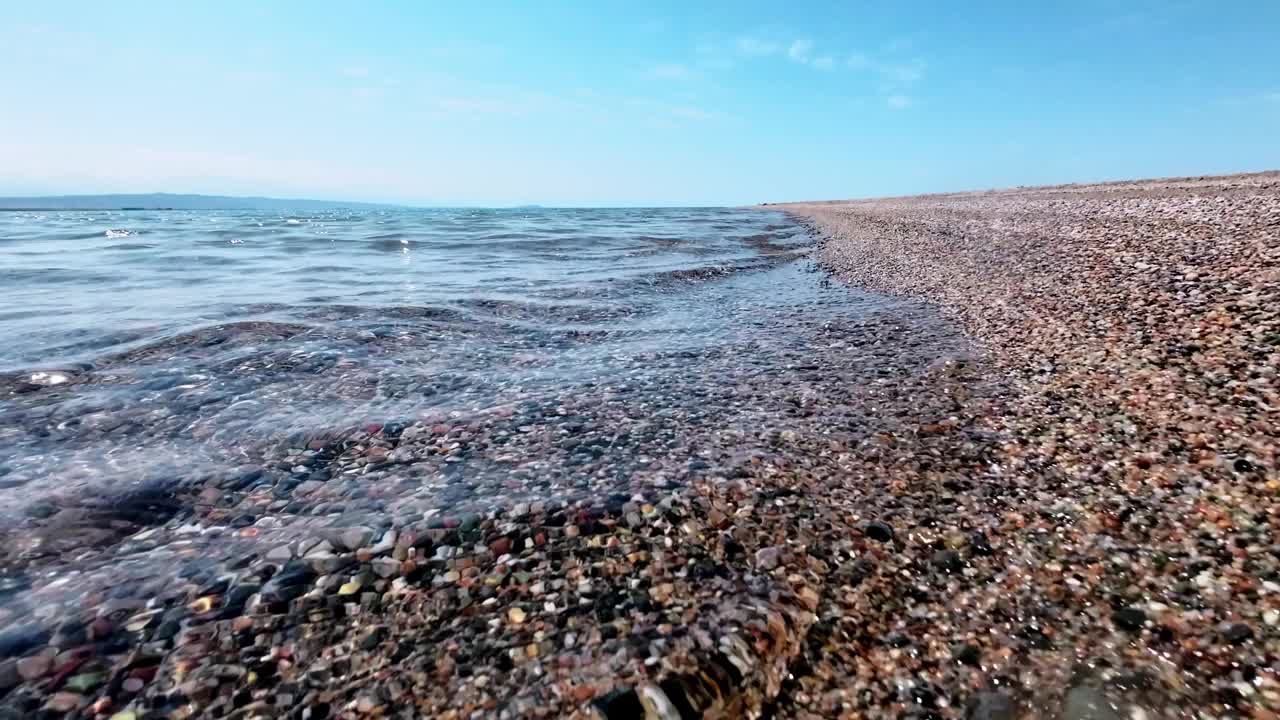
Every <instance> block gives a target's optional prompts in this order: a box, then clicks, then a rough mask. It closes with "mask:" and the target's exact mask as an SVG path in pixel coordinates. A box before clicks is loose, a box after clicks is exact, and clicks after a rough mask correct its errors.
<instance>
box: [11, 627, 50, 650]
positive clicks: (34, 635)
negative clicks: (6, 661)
mask: <svg viewBox="0 0 1280 720" xmlns="http://www.w3.org/2000/svg"><path fill="white" fill-rule="evenodd" d="M47 642H49V631H47V630H45V629H43V628H41V627H39V626H38V625H13V626H10V627H8V628H6V629H5V630H4V631H3V632H0V657H16V656H18V655H22V654H24V653H26V652H27V651H28V650H31V649H33V648H36V647H39V646H40V645H43V644H45V643H47Z"/></svg>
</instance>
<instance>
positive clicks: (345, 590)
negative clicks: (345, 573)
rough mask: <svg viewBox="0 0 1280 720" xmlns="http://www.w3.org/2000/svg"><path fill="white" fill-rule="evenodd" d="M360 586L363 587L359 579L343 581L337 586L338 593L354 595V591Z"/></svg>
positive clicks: (356, 591)
mask: <svg viewBox="0 0 1280 720" xmlns="http://www.w3.org/2000/svg"><path fill="white" fill-rule="evenodd" d="M361 587H363V583H361V582H360V581H359V580H352V581H351V582H348V583H343V584H342V586H341V587H339V588H338V594H339V595H355V594H356V593H358V592H360V588H361Z"/></svg>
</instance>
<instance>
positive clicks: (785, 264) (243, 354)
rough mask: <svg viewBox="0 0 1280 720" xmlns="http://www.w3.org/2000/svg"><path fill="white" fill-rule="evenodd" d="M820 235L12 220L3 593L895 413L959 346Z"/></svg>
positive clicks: (285, 218) (729, 217) (638, 480)
mask: <svg viewBox="0 0 1280 720" xmlns="http://www.w3.org/2000/svg"><path fill="white" fill-rule="evenodd" d="M811 243H812V239H811V238H810V237H809V235H808V234H807V232H806V231H805V230H804V229H803V228H801V227H800V226H798V225H797V224H795V223H794V222H792V221H791V220H789V219H788V218H787V217H786V216H784V215H783V214H781V213H777V212H770V211H762V210H743V209H659V210H653V209H621V210H550V209H547V210H544V209H536V210H523V209H521V210H474V209H458V210H403V211H359V212H328V213H323V214H307V215H297V216H290V215H279V214H263V213H255V212H230V211H224V212H187V211H179V212H173V211H170V212H143V211H138V212H62V213H59V212H48V213H34V212H17V213H0V287H3V288H4V293H3V295H2V296H0V341H2V342H0V533H3V534H4V536H3V537H0V540H3V541H4V545H5V546H6V547H5V550H4V554H5V557H6V559H5V562H6V563H7V565H6V567H8V568H9V570H8V571H6V572H8V573H9V575H10V577H8V579H6V580H2V581H0V585H2V584H3V583H8V584H9V586H10V587H11V588H13V589H14V590H15V592H19V591H21V590H22V589H24V588H27V587H29V586H30V585H32V584H33V583H34V584H35V585H36V586H41V583H42V582H45V581H48V580H49V578H50V577H54V576H55V575H56V574H57V572H59V570H58V568H64V569H65V568H66V567H68V566H73V567H75V568H76V572H77V573H79V572H82V571H83V572H86V573H88V572H90V571H91V570H92V569H93V568H98V569H100V570H101V569H103V568H107V569H110V568H116V569H117V570H119V569H120V568H121V567H123V566H128V567H129V568H132V570H130V571H131V572H132V571H137V572H144V571H145V572H152V571H153V570H154V568H156V567H163V566H166V563H168V562H169V561H171V562H174V563H181V562H188V561H190V559H191V558H193V557H199V558H200V559H201V561H202V562H204V561H208V562H213V561H216V560H219V559H222V558H225V557H227V556H229V554H231V553H233V552H241V551H242V550H241V548H243V547H252V546H254V544H255V543H258V544H261V543H271V542H278V541H279V540H280V538H297V537H300V536H302V535H305V534H306V533H308V532H311V531H313V530H314V529H316V528H324V527H346V526H351V525H353V524H365V525H368V526H371V527H375V528H377V527H387V526H393V525H394V526H403V525H405V524H412V523H433V522H444V521H448V522H455V523H456V522H459V520H457V518H463V520H462V522H465V517H466V513H483V512H489V511H492V510H493V509H494V508H495V507H509V506H511V505H513V504H516V505H519V504H520V503H528V502H543V503H545V502H585V503H588V504H591V503H598V504H605V505H616V504H621V503H623V502H626V501H627V500H628V499H631V498H634V497H649V496H652V495H653V494H654V493H659V492H664V491H671V490H673V489H679V488H680V487H683V486H684V485H686V484H687V483H689V482H690V481H691V480H692V479H695V478H698V477H706V476H718V475H724V476H732V473H733V466H734V465H735V463H738V464H740V463H742V462H750V459H751V457H753V454H759V453H760V452H764V451H767V450H768V447H767V446H768V445H769V444H771V443H776V442H785V441H786V438H787V437H788V436H787V435H786V433H792V434H793V435H794V434H795V433H797V432H809V433H814V432H817V433H830V434H832V437H838V436H843V435H848V434H849V433H853V432H861V431H862V430H858V429H857V428H863V427H864V426H865V427H872V426H874V425H875V424H876V423H879V424H880V426H883V425H884V423H886V422H889V420H875V408H874V407H866V406H860V405H859V403H858V401H857V399H856V397H855V395H856V393H854V390H856V389H857V388H860V387H868V386H870V385H873V384H875V383H891V382H893V379H894V376H895V374H899V373H910V372H918V371H922V370H924V369H927V368H928V367H930V366H932V365H933V364H935V363H938V362H942V361H945V360H946V359H947V358H949V357H951V356H952V355H954V354H956V353H960V352H963V343H962V342H961V341H960V340H959V339H958V338H955V337H952V336H950V335H948V334H947V333H946V332H944V331H942V330H940V329H939V328H938V327H937V326H936V324H931V321H930V320H929V317H928V314H927V313H924V312H923V311H921V310H919V309H918V308H914V307H912V306H909V305H906V304H904V303H902V302H900V301H896V300H890V299H887V298H883V297H878V296H874V295H868V294H865V293H860V292H858V291H855V290H851V289H848V288H846V287H843V286H841V285H839V284H836V283H832V282H831V281H830V280H828V279H827V277H826V276H825V275H824V274H823V273H822V272H821V271H820V270H819V269H818V268H817V267H816V266H815V265H814V263H813V261H812V260H811V259H810V258H809V251H810V246H811ZM869 421H870V424H868V423H869ZM764 431H767V432H764ZM762 438H765V439H762ZM779 438H782V439H781V440H779ZM233 541H234V542H233ZM112 572H115V570H113V571H112ZM42 573H43V575H41V574H42ZM39 577H43V578H44V580H40V579H39ZM64 579H65V578H64ZM58 582H62V580H59V581H58ZM45 587H47V585H46V586H45ZM20 594H21V593H20V592H19V596H20ZM3 595H4V587H0V596H3Z"/></svg>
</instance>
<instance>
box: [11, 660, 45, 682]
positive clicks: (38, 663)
mask: <svg viewBox="0 0 1280 720" xmlns="http://www.w3.org/2000/svg"><path fill="white" fill-rule="evenodd" d="M52 667H53V658H51V657H49V656H48V655H33V656H31V657H24V658H20V659H19V660H18V674H19V675H21V676H22V679H23V680H25V681H27V682H31V681H32V680H37V679H39V678H42V677H44V676H45V675H47V674H48V673H49V670H50V668H52Z"/></svg>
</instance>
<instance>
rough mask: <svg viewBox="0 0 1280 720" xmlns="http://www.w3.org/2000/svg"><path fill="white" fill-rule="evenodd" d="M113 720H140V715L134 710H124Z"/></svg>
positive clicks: (112, 717) (112, 719) (114, 716)
mask: <svg viewBox="0 0 1280 720" xmlns="http://www.w3.org/2000/svg"><path fill="white" fill-rule="evenodd" d="M111 720H138V714H137V713H135V712H134V711H132V710H124V711H122V712H118V713H116V714H115V715H112V716H111Z"/></svg>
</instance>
